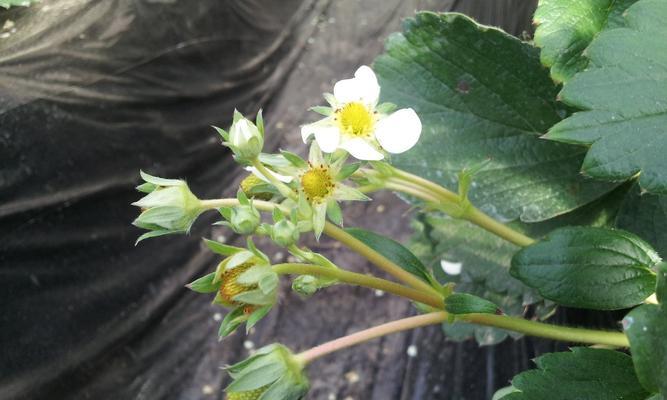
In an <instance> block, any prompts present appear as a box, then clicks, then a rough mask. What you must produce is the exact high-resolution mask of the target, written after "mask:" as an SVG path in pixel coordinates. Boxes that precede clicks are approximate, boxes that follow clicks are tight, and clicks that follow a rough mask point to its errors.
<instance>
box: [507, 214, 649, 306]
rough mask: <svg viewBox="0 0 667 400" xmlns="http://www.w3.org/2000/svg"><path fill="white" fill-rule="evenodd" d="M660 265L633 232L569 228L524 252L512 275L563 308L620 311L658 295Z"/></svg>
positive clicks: (513, 263)
mask: <svg viewBox="0 0 667 400" xmlns="http://www.w3.org/2000/svg"><path fill="white" fill-rule="evenodd" d="M658 262H660V258H659V257H658V254H657V253H656V252H655V251H654V250H653V249H652V248H651V246H650V245H649V244H648V243H646V242H644V241H643V240H641V239H640V238H639V237H637V236H635V235H634V234H631V233H629V232H625V231H621V230H611V229H605V228H593V227H567V228H561V229H558V230H556V231H554V232H552V233H550V234H549V235H548V236H547V237H546V238H545V239H543V240H542V241H540V242H537V243H535V244H533V245H531V246H528V247H526V248H524V249H523V250H521V251H519V252H518V253H517V254H516V255H515V256H514V258H513V259H512V267H511V268H510V273H511V274H512V276H514V277H515V278H517V279H519V280H520V281H522V282H523V283H525V284H526V285H528V286H530V287H532V288H535V289H537V291H538V292H539V293H540V295H542V296H543V297H544V298H547V299H549V300H553V301H555V302H556V303H558V304H562V305H565V306H570V307H580V308H591V309H596V310H616V309H621V308H627V307H631V306H634V305H637V304H639V303H641V302H643V301H644V300H645V299H646V298H647V297H648V296H649V295H651V293H653V290H654V288H655V274H654V273H653V271H651V268H652V267H654V266H655V265H656V264H657V263H658Z"/></svg>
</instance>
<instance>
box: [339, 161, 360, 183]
mask: <svg viewBox="0 0 667 400" xmlns="http://www.w3.org/2000/svg"><path fill="white" fill-rule="evenodd" d="M359 167H361V163H360V162H354V163H350V164H345V165H343V167H342V168H341V169H340V171H338V174H336V181H338V182H340V181H343V180H345V179H347V178H349V177H350V175H352V174H354V173H355V172H357V170H358V169H359Z"/></svg>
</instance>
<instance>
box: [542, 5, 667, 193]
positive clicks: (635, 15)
mask: <svg viewBox="0 0 667 400" xmlns="http://www.w3.org/2000/svg"><path fill="white" fill-rule="evenodd" d="M625 16H626V22H627V27H626V28H618V29H610V30H606V31H603V32H602V33H600V35H599V36H598V37H597V38H596V39H595V40H593V42H592V43H591V45H590V46H589V47H588V48H587V49H586V55H587V56H588V58H589V59H590V61H591V62H590V65H589V67H588V68H587V69H586V71H583V72H581V73H579V74H577V75H576V76H575V77H573V78H572V79H571V80H570V81H568V82H567V83H566V84H565V86H564V88H563V90H562V92H561V94H560V96H561V97H562V99H563V101H564V102H566V103H567V104H570V105H572V106H575V107H578V108H581V109H583V110H586V111H582V112H578V113H576V114H574V115H572V116H571V117H569V118H567V119H565V120H563V121H562V122H560V123H558V124H557V125H556V126H554V127H553V128H551V129H550V130H549V133H548V134H547V135H546V138H547V139H552V140H556V141H559V142H564V143H574V144H580V145H584V146H590V150H589V151H588V154H587V155H586V158H585V159H584V163H583V166H582V172H583V173H584V174H585V175H588V176H591V177H594V178H598V179H602V180H608V181H620V180H625V179H629V178H631V177H633V176H635V175H637V174H638V173H639V184H640V185H641V187H642V188H643V189H645V190H647V191H649V192H655V193H663V194H666V193H667V174H665V173H664V171H665V170H667V157H665V154H666V153H667V101H666V99H667V40H665V37H667V24H666V23H665V21H667V2H666V1H664V0H641V1H639V2H637V3H635V4H634V5H633V6H631V7H630V8H628V10H627V12H626V14H625Z"/></svg>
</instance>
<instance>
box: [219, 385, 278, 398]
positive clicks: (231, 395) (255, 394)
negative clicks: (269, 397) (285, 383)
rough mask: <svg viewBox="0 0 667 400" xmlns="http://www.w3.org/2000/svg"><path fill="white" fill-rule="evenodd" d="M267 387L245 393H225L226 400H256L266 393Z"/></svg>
mask: <svg viewBox="0 0 667 400" xmlns="http://www.w3.org/2000/svg"><path fill="white" fill-rule="evenodd" d="M266 389H268V386H263V387H261V388H258V389H254V390H248V391H245V392H232V393H227V398H226V400H257V399H259V396H261V395H262V394H263V393H264V392H266Z"/></svg>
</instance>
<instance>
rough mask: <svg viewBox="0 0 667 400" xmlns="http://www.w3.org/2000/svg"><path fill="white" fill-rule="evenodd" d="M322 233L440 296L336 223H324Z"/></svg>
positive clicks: (391, 273) (413, 284)
mask: <svg viewBox="0 0 667 400" xmlns="http://www.w3.org/2000/svg"><path fill="white" fill-rule="evenodd" d="M324 233H326V234H327V236H330V237H331V238H333V239H336V240H338V241H339V242H341V243H343V244H344V245H346V246H347V247H349V248H350V249H352V250H354V251H355V252H356V253H358V254H360V255H362V256H363V257H364V258H366V259H367V260H368V261H370V262H372V263H373V264H375V265H376V266H377V267H378V268H380V269H381V270H383V271H385V272H387V273H388V274H390V275H392V276H394V277H395V278H397V279H399V280H401V281H403V282H405V283H407V284H408V285H410V286H412V287H413V288H415V289H417V290H421V291H423V292H425V293H430V294H432V295H435V296H438V297H440V298H442V294H441V293H439V292H438V291H437V290H436V289H435V288H433V287H432V286H431V285H429V284H428V283H426V282H424V281H422V280H421V279H419V278H417V277H416V276H414V275H412V274H411V273H409V272H408V271H406V270H404V269H403V268H401V267H400V266H398V265H397V264H396V263H394V262H393V261H391V260H389V259H388V258H387V257H385V256H383V255H382V254H380V253H378V252H377V251H375V250H374V249H372V248H371V247H369V246H367V245H366V244H365V243H364V242H362V241H361V240H359V239H357V238H355V237H354V236H352V235H350V234H349V233H347V232H345V231H344V230H343V229H341V228H339V227H337V226H336V225H334V224H332V223H329V222H327V223H326V225H324Z"/></svg>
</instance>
